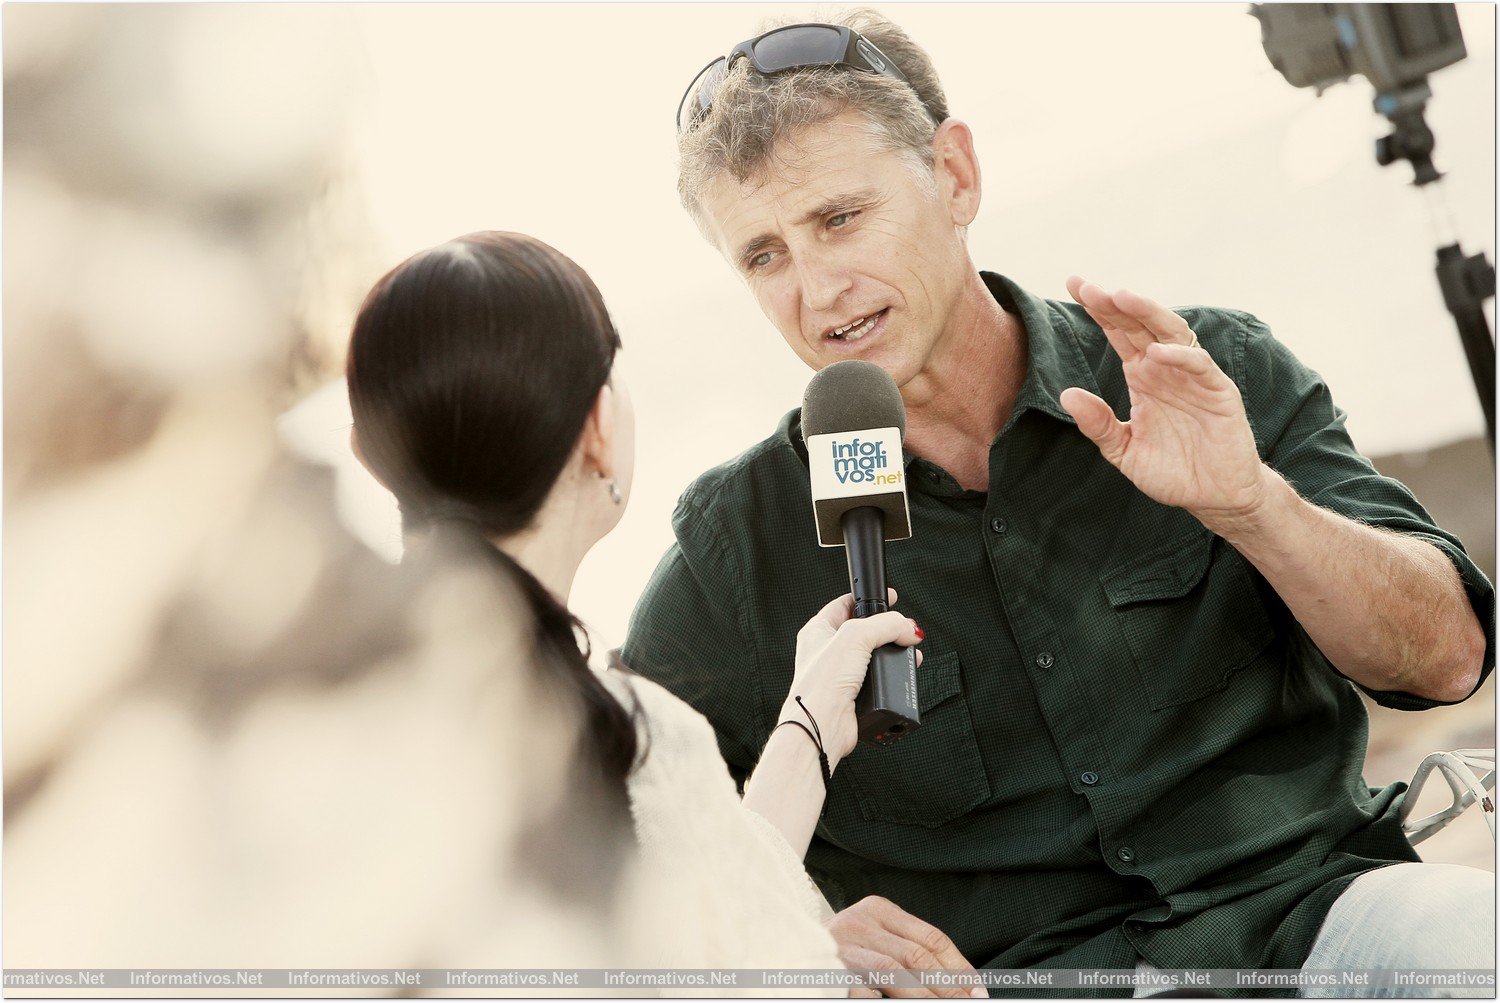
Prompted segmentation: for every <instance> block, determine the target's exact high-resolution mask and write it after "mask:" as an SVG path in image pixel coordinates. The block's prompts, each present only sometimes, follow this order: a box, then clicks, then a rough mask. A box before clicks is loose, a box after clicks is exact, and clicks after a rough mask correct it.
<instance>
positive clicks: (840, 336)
mask: <svg viewBox="0 0 1500 1003" xmlns="http://www.w3.org/2000/svg"><path fill="white" fill-rule="evenodd" d="M888 309H890V308H889V307H887V308H886V310H888ZM884 316H885V310H879V311H877V312H875V313H872V314H869V315H867V316H864V317H860V318H858V319H856V320H852V321H850V322H849V323H847V324H845V325H844V326H843V327H839V328H834V329H833V330H832V331H829V332H828V334H827V335H826V337H828V338H830V339H832V340H833V341H858V340H859V339H861V338H863V337H864V336H865V335H867V334H869V333H870V332H871V331H873V330H874V329H875V325H876V324H877V323H879V322H880V318H882V317H884Z"/></svg>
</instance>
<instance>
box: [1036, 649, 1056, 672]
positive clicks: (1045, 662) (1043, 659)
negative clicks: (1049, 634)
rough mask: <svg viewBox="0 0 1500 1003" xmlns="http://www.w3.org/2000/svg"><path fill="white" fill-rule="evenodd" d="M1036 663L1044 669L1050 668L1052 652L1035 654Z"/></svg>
mask: <svg viewBox="0 0 1500 1003" xmlns="http://www.w3.org/2000/svg"><path fill="white" fill-rule="evenodd" d="M1036 664H1037V665H1039V666H1041V667H1042V668H1044V669H1050V668H1052V652H1050V651H1044V652H1042V653H1041V654H1040V655H1037V656H1036Z"/></svg>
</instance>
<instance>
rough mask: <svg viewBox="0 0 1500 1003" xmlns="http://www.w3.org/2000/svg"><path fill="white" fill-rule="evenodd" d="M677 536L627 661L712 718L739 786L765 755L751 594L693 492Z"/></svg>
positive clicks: (676, 523)
mask: <svg viewBox="0 0 1500 1003" xmlns="http://www.w3.org/2000/svg"><path fill="white" fill-rule="evenodd" d="M672 523H673V530H674V532H675V534H676V537H677V542H676V543H674V544H673V545H672V546H671V547H670V548H669V549H668V550H667V552H666V554H665V555H664V556H663V557H662V559H661V563H659V564H658V565H657V567H656V571H655V572H654V573H653V574H652V576H651V580H650V581H649V582H648V583H647V585H646V590H645V592H644V593H642V595H641V598H640V601H639V602H638V603H637V604H636V607H635V612H634V613H633V614H632V616H631V619H630V627H629V632H628V635H627V638H626V641H625V645H624V648H623V649H622V652H621V657H622V659H623V661H624V663H625V664H626V665H627V666H628V667H629V668H630V669H631V671H633V672H635V673H637V674H639V675H642V676H645V677H646V678H647V679H650V680H652V681H654V682H656V683H658V684H660V685H661V686H662V687H664V688H665V689H667V690H668V691H669V692H671V693H673V694H675V695H676V696H677V697H678V698H679V699H681V700H683V701H684V702H686V703H687V704H688V705H689V706H691V707H692V708H693V709H694V710H696V711H697V712H698V713H700V714H702V715H703V716H704V717H706V718H708V720H709V723H711V724H712V725H713V729H714V733H715V734H716V735H717V736H718V741H719V751H720V752H721V753H722V754H723V757H724V760H725V762H726V764H727V765H728V766H729V771H730V775H731V776H733V777H734V780H735V784H736V785H737V786H738V787H740V788H741V789H743V788H744V784H745V778H746V777H747V776H748V775H749V772H750V770H751V769H752V768H753V767H754V765H755V762H756V760H758V759H759V758H760V749H761V747H762V746H763V745H764V736H761V735H758V734H756V733H755V725H754V722H755V721H756V720H757V718H758V717H759V713H758V711H759V708H760V706H761V702H760V696H761V694H760V676H759V673H758V672H757V670H756V656H755V646H754V642H753V633H752V631H751V630H750V627H749V623H748V621H747V619H746V611H745V610H744V609H743V605H742V604H743V601H744V597H745V596H748V595H749V594H750V592H749V590H748V589H747V588H746V587H745V586H744V584H743V583H742V582H741V580H740V577H739V568H738V565H737V563H736V562H735V561H733V559H732V555H731V554H730V552H729V548H728V546H727V544H726V543H725V542H724V539H723V535H722V533H721V532H720V530H719V528H718V527H717V526H716V524H715V523H714V521H713V520H712V518H711V517H710V515H709V513H708V512H707V511H705V506H704V505H703V504H702V503H701V501H700V500H699V499H697V498H696V497H695V496H694V494H693V492H691V491H690V492H689V493H688V494H687V495H685V496H684V497H683V499H682V500H681V501H680V502H679V503H678V506H677V511H676V513H675V514H674V516H673V519H672Z"/></svg>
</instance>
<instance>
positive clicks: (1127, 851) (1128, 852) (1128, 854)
mask: <svg viewBox="0 0 1500 1003" xmlns="http://www.w3.org/2000/svg"><path fill="white" fill-rule="evenodd" d="M1115 856H1117V857H1119V858H1120V862H1121V863H1122V864H1128V863H1130V862H1131V861H1132V860H1134V859H1135V851H1134V850H1132V849H1131V848H1130V847H1128V846H1122V847H1120V848H1119V849H1118V850H1116V851H1115Z"/></svg>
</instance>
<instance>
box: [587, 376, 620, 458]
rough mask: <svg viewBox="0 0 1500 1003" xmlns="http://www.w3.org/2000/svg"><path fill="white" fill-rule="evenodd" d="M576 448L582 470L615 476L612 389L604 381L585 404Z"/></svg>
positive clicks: (613, 402)
mask: <svg viewBox="0 0 1500 1003" xmlns="http://www.w3.org/2000/svg"><path fill="white" fill-rule="evenodd" d="M579 449H580V451H581V452H582V454H583V469H584V472H585V473H597V474H598V475H599V476H600V477H603V478H605V479H606V480H608V479H610V478H612V477H614V476H615V391H614V388H613V387H611V386H610V385H609V383H607V382H606V383H605V384H604V386H602V387H600V388H599V394H598V396H596V397H595V398H594V406H593V407H591V408H589V415H588V418H587V419H585V420H584V423H583V437H582V439H581V440H580V441H579Z"/></svg>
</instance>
